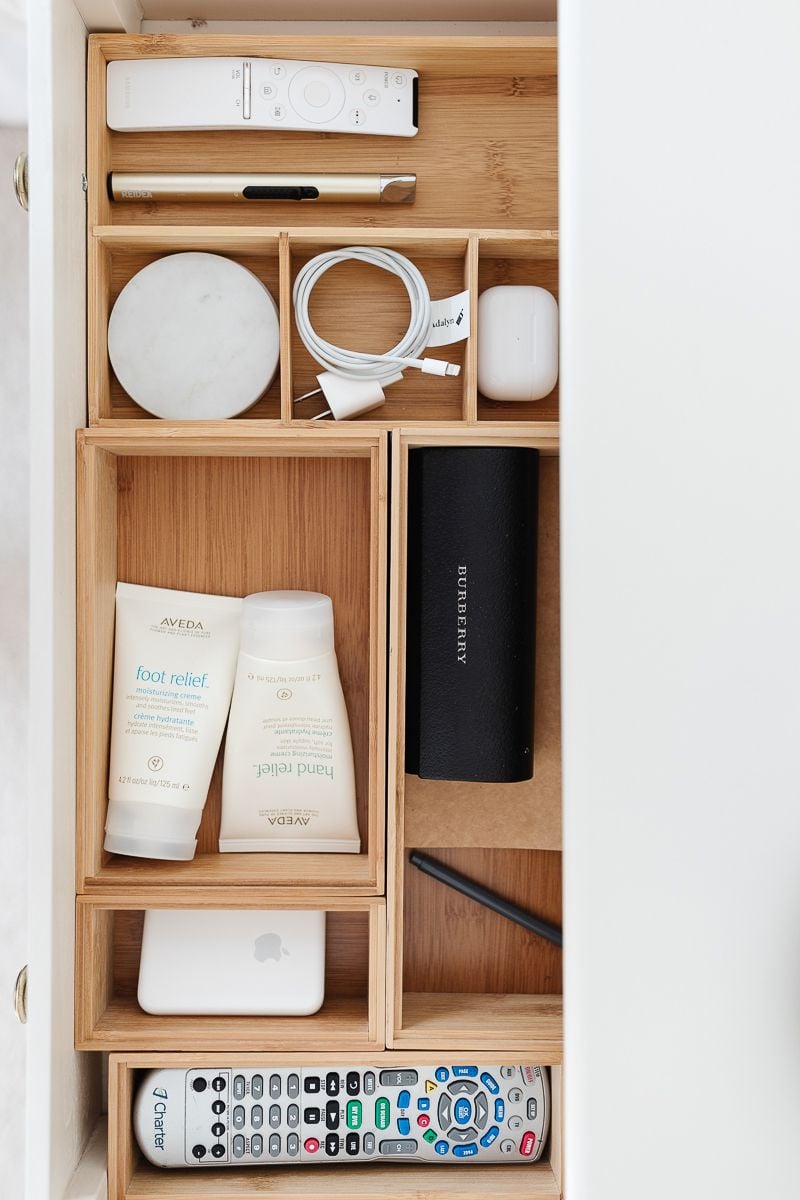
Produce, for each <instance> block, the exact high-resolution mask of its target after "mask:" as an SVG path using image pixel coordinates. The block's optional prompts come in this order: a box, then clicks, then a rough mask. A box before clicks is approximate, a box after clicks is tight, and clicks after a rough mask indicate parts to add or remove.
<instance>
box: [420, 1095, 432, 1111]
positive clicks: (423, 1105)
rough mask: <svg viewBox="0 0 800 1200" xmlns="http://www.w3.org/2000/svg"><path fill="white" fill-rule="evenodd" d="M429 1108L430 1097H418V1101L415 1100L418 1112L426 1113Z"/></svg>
mask: <svg viewBox="0 0 800 1200" xmlns="http://www.w3.org/2000/svg"><path fill="white" fill-rule="evenodd" d="M430 1106H431V1098H430V1096H420V1098H419V1100H417V1108H418V1109H419V1111H420V1112H427V1111H428V1109H429V1108H430Z"/></svg>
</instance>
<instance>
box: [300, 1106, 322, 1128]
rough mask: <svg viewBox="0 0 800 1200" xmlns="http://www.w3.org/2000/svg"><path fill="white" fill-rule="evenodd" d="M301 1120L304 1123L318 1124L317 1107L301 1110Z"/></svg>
mask: <svg viewBox="0 0 800 1200" xmlns="http://www.w3.org/2000/svg"><path fill="white" fill-rule="evenodd" d="M303 1120H304V1121H305V1123H306V1125H319V1109H318V1108H307V1109H305V1111H304V1112H303Z"/></svg>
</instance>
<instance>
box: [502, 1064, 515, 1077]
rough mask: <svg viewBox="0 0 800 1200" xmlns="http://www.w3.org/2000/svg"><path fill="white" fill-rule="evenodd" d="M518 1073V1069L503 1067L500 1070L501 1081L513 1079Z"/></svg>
mask: <svg viewBox="0 0 800 1200" xmlns="http://www.w3.org/2000/svg"><path fill="white" fill-rule="evenodd" d="M516 1073H517V1068H516V1067H501V1068H500V1078H501V1079H513V1078H514V1076H515V1075H516Z"/></svg>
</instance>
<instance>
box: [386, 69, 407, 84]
mask: <svg viewBox="0 0 800 1200" xmlns="http://www.w3.org/2000/svg"><path fill="white" fill-rule="evenodd" d="M389 78H390V79H391V81H392V84H393V86H394V87H396V88H401V87H405V86H406V84H407V83H408V76H407V75H406V74H405V72H404V71H393V72H392V74H391V75H390V76H389Z"/></svg>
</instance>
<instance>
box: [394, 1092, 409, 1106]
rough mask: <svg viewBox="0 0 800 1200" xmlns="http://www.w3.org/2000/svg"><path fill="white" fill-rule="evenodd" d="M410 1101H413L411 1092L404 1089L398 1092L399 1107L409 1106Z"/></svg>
mask: <svg viewBox="0 0 800 1200" xmlns="http://www.w3.org/2000/svg"><path fill="white" fill-rule="evenodd" d="M410 1103H411V1092H406V1091H402V1092H398V1093H397V1107H398V1108H408V1106H409V1104H410Z"/></svg>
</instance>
